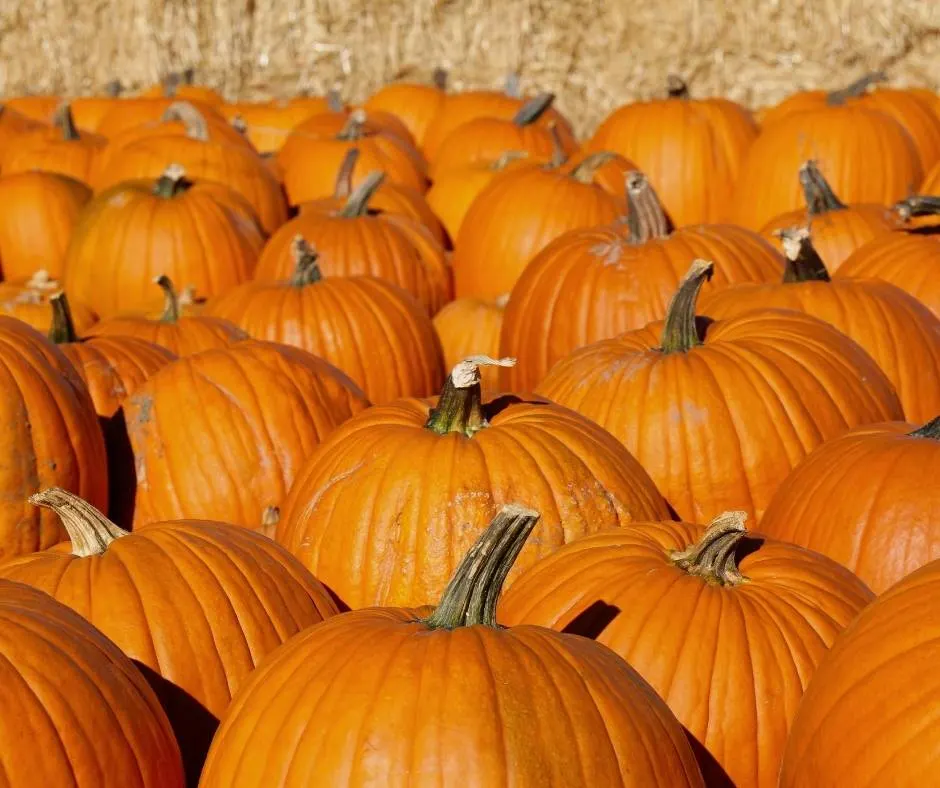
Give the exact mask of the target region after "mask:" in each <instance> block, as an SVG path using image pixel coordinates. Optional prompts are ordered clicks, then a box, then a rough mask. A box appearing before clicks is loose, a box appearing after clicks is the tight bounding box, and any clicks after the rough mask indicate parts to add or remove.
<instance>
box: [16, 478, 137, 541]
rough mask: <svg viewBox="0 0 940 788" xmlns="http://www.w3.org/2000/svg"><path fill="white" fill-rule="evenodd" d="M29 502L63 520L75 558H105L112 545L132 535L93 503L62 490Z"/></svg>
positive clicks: (54, 489)
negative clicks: (116, 540)
mask: <svg viewBox="0 0 940 788" xmlns="http://www.w3.org/2000/svg"><path fill="white" fill-rule="evenodd" d="M29 502H30V503H31V504H32V505H33V506H42V507H45V508H46V509H52V511H54V512H55V513H56V514H57V515H58V516H59V519H60V520H61V521H62V525H63V526H65V530H66V532H67V533H68V535H69V540H70V541H71V542H72V555H74V556H77V557H79V558H86V557H88V556H92V555H101V554H102V553H104V552H105V551H106V550H107V549H108V546H109V545H110V544H111V542H113V541H114V540H115V539H120V538H121V537H122V536H127V534H128V532H127V531H125V530H124V529H123V528H119V527H118V526H117V525H115V524H114V523H112V522H111V521H110V520H109V519H108V518H107V517H105V516H104V515H103V514H102V513H101V512H99V511H98V510H97V509H96V508H95V507H94V506H92V505H91V504H90V503H88V502H87V501H83V500H82V499H81V498H79V497H78V496H77V495H73V494H72V493H70V492H68V491H66V490H63V489H62V488H61V487H50V488H49V489H47V490H40V491H39V492H38V493H35V494H33V495H31V496H29Z"/></svg>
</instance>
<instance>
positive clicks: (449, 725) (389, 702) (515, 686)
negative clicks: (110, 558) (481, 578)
mask: <svg viewBox="0 0 940 788" xmlns="http://www.w3.org/2000/svg"><path fill="white" fill-rule="evenodd" d="M422 612H424V613H426V612H427V611H411V610H400V609H384V610H383V609H372V610H362V611H357V612H354V613H350V614H348V615H346V616H342V617H337V618H336V619H335V620H332V621H327V622H325V623H324V624H323V625H321V626H318V627H314V628H312V629H309V630H307V631H306V632H304V633H303V634H301V635H300V636H298V637H297V638H295V639H294V640H292V641H291V643H290V644H289V645H287V646H285V647H284V648H283V649H282V650H280V651H279V652H278V653H277V655H276V656H275V657H273V658H272V659H271V660H269V661H268V662H266V663H265V665H264V666H263V667H262V668H260V669H259V671H258V672H257V673H256V674H255V675H254V676H252V677H251V679H250V681H249V683H248V684H247V685H246V687H245V689H244V691H243V692H241V693H240V694H239V696H238V698H237V699H236V700H235V702H234V703H233V704H232V708H231V711H230V712H229V714H228V715H227V717H226V719H225V721H224V723H223V725H222V727H221V728H220V730H219V734H218V736H217V737H216V739H215V741H214V742H213V747H212V750H211V752H210V755H209V760H208V762H207V764H206V769H205V772H204V774H203V780H202V782H201V783H200V785H201V786H202V788H223V786H224V787H225V788H229V787H231V788H262V786H271V785H280V786H283V787H284V788H300V787H301V786H308V785H343V786H350V788H367V787H368V788H379V787H380V786H381V788H416V786H429V785H435V786H440V788H458V787H459V788H492V787H493V786H509V785H519V786H536V785H544V786H636V787H637V788H639V786H652V785H663V786H666V785H668V786H676V787H677V788H679V787H680V786H700V785H702V784H703V783H702V779H701V776H700V774H699V773H698V769H697V767H696V765H695V760H694V758H693V757H692V752H691V749H690V748H689V745H688V742H687V741H686V740H685V737H684V735H683V733H682V729H681V728H680V727H679V726H678V725H677V724H676V722H675V720H674V718H673V717H672V715H671V714H669V712H668V710H667V709H666V708H665V705H664V704H663V703H662V701H661V700H660V699H659V698H658V697H657V696H656V695H655V693H653V692H652V690H650V689H649V687H648V686H647V685H646V684H645V682H643V681H642V680H641V679H639V677H638V676H637V675H636V672H635V671H634V670H633V669H632V668H631V667H630V666H629V665H627V664H626V663H625V662H623V661H622V660H620V659H618V658H616V657H615V656H614V655H613V654H612V653H611V652H609V651H608V650H607V649H603V648H601V647H599V646H597V644H595V643H591V642H590V641H587V640H583V639H581V638H573V637H570V636H566V635H559V634H557V633H554V632H551V631H549V630H546V629H543V628H541V627H518V628H516V629H511V630H500V629H496V628H491V627H484V626H473V627H463V628H459V629H456V630H453V631H449V630H446V629H437V630H432V631H429V630H428V628H427V627H426V626H425V625H424V624H422V623H420V622H418V621H416V620H415V618H416V616H418V615H421V614H422ZM454 677H459V680H457V681H455V680H454ZM351 686H355V687H356V692H355V693H352V694H350V692H349V687H351ZM287 742H289V743H290V744H289V745H288V746H285V743H287ZM249 743H250V744H249ZM249 746H250V747H251V748H258V752H264V753H267V757H264V758H261V757H259V758H245V757H243V753H244V752H245V749H246V748H247V747H249Z"/></svg>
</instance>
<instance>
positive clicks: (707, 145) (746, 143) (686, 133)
mask: <svg viewBox="0 0 940 788" xmlns="http://www.w3.org/2000/svg"><path fill="white" fill-rule="evenodd" d="M668 93H669V95H668V97H667V98H665V99H655V100H652V101H641V102H636V103H632V104H626V105H624V106H622V107H620V108H619V109H616V110H614V112H613V113H612V114H611V115H610V116H609V117H608V118H607V119H606V120H605V121H604V122H603V123H601V125H600V127H599V128H598V129H597V131H596V132H595V134H594V137H593V138H592V139H591V141H590V142H589V143H588V147H589V148H590V149H591V150H613V151H617V153H620V154H623V155H624V156H626V157H627V158H628V159H630V161H634V162H636V163H637V165H638V166H639V168H640V169H641V170H643V172H645V173H646V174H647V175H648V176H649V179H650V181H651V182H652V183H653V185H654V186H655V187H656V191H657V192H658V193H659V194H660V196H661V197H662V199H663V204H664V205H665V206H666V210H667V212H668V213H669V217H670V219H672V221H673V223H674V224H675V225H676V226H677V227H682V226H684V225H687V224H701V223H705V222H724V221H727V220H728V219H730V218H731V211H730V206H731V196H732V194H733V191H734V186H735V183H736V181H737V179H738V176H739V174H740V171H741V168H742V165H743V161H744V157H745V155H746V154H747V151H748V149H749V148H750V146H751V143H752V142H753V141H754V139H755V138H756V137H757V124H756V123H755V122H754V119H753V118H752V117H751V114H750V113H749V112H748V111H747V110H746V109H745V108H744V107H742V106H740V105H739V104H735V103H734V102H733V101H729V100H728V99H723V98H709V99H692V98H691V97H690V95H689V90H688V87H687V86H686V84H685V83H684V82H682V80H680V79H678V78H675V77H671V78H670V80H669V91H668Z"/></svg>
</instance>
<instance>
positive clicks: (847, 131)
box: [734, 107, 923, 230]
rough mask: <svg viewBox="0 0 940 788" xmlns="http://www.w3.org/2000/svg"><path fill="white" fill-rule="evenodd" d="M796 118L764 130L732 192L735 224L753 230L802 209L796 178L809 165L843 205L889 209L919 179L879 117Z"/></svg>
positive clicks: (846, 112)
mask: <svg viewBox="0 0 940 788" xmlns="http://www.w3.org/2000/svg"><path fill="white" fill-rule="evenodd" d="M838 109H839V111H838V112H835V113H831V112H830V111H829V110H828V109H827V110H818V111H806V112H796V113H794V114H792V115H789V116H787V117H785V118H783V119H781V120H780V121H778V122H776V123H773V124H771V125H768V126H765V127H764V130H763V131H762V132H761V134H760V136H759V137H758V138H757V139H756V140H755V141H754V144H753V145H752V146H751V148H750V150H749V151H748V154H747V158H746V159H745V161H744V163H743V166H742V170H741V175H740V178H739V179H738V184H737V187H736V188H735V192H734V220H735V222H736V223H738V224H740V225H742V226H744V227H750V228H751V229H753V230H759V229H760V228H761V227H763V226H764V225H766V224H767V223H768V222H769V221H770V220H771V219H773V218H774V217H776V216H779V215H780V214H782V213H786V212H788V211H796V210H799V209H800V208H802V207H803V194H802V189H801V187H800V182H799V179H798V178H797V176H796V173H797V172H799V169H800V167H801V166H802V165H803V163H804V162H806V161H807V160H809V159H813V160H815V161H816V163H817V164H818V165H819V168H820V169H821V170H822V171H823V173H824V174H825V177H826V180H827V181H828V182H829V183H830V184H831V186H832V188H833V190H834V191H835V193H836V194H838V195H839V197H840V198H841V199H842V200H843V202H845V203H847V204H849V205H854V204H856V203H859V204H860V203H874V204H876V205H891V204H892V203H894V202H895V201H897V200H900V199H902V198H904V197H906V196H907V195H908V194H909V193H910V192H911V191H912V190H913V189H914V188H916V185H917V184H919V183H920V181H921V178H923V169H922V167H921V163H920V157H919V156H918V154H917V149H916V148H915V147H914V143H913V141H912V140H911V137H910V135H909V134H908V133H907V132H906V131H905V130H904V129H903V128H902V127H901V125H900V124H899V123H898V122H897V121H896V120H894V119H893V118H891V117H890V116H889V115H885V114H884V113H882V112H879V111H877V110H871V109H865V108H864V107H840V108H838Z"/></svg>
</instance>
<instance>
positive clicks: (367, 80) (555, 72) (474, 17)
mask: <svg viewBox="0 0 940 788" xmlns="http://www.w3.org/2000/svg"><path fill="white" fill-rule="evenodd" d="M938 64H940V2H938V1H937V0H665V2H647V3H640V2H636V0H437V2H434V1H433V0H3V2H0V94H5V95H10V94H15V93H23V92H33V93H41V92H55V93H60V94H64V95H77V94H83V93H90V92H94V91H95V90H96V89H98V88H100V87H101V86H102V85H104V84H105V83H107V82H108V81H109V80H111V79H113V78H115V77H120V78H121V79H122V80H123V81H124V82H125V83H128V84H130V85H133V86H140V85H144V84H149V83H152V82H155V81H157V80H158V79H159V77H160V75H161V74H162V73H164V72H165V71H167V70H170V69H174V68H181V67H185V66H195V67H196V69H197V74H198V76H199V78H200V79H201V80H204V81H206V82H208V83H210V84H212V85H214V86H215V87H217V88H219V89H220V90H222V91H223V92H224V94H225V95H226V96H227V97H229V98H235V97H242V98H253V97H262V96H269V95H288V94H292V93H296V92H298V91H305V90H306V91H316V92H320V91H323V90H324V89H326V88H330V87H337V88H339V89H341V90H342V91H343V94H344V95H345V96H346V97H348V98H350V99H353V100H355V99H359V98H361V97H363V96H365V95H366V94H368V92H369V91H370V90H372V89H373V88H374V87H375V86H377V85H379V84H380V83H382V82H385V81H389V80H393V79H396V78H417V79H424V78H426V77H427V76H428V75H429V74H430V72H431V70H432V68H433V67H434V66H437V65H443V66H445V67H447V68H448V69H449V70H450V71H451V74H452V84H453V85H454V86H455V87H458V88H459V87H467V86H492V85H497V84H499V83H501V81H502V79H503V77H504V76H505V74H506V73H507V72H509V71H512V70H516V71H518V72H519V73H520V74H521V76H522V85H523V88H524V89H526V90H537V89H549V90H553V91H555V92H556V93H558V95H559V104H560V106H561V107H562V108H563V109H564V110H565V111H566V112H567V113H569V114H570V115H571V116H572V118H573V119H574V121H575V124H576V125H577V126H578V128H579V130H581V131H582V132H584V131H586V130H589V129H590V128H592V127H593V125H594V124H595V123H596V122H597V121H598V120H599V119H600V118H601V117H603V115H604V114H605V113H606V112H607V111H609V109H610V108H611V107H612V106H614V105H616V104H618V103H621V102H624V101H626V100H629V99H632V98H637V97H648V96H652V95H657V94H660V93H661V92H662V88H663V84H664V80H665V77H666V74H667V73H668V72H670V71H676V72H678V73H681V74H684V75H686V76H688V77H689V78H690V80H691V82H692V85H693V90H694V92H695V93H696V94H699V95H704V94H723V95H727V96H730V97H732V98H735V99H738V100H741V101H745V102H747V103H749V104H752V105H760V104H764V103H767V102H770V101H774V100H776V99H778V98H780V97H781V96H782V95H784V94H785V93H787V92H788V91H792V90H794V89H796V88H802V87H815V86H824V87H827V86H835V85H838V84H840V83H842V82H845V81H846V80H849V79H851V78H854V77H855V76H857V75H858V74H859V73H860V72H862V71H865V70H867V69H874V68H887V70H888V71H889V73H890V75H891V77H892V82H894V83H895V84H901V85H905V84H908V85H909V84H919V85H927V86H930V87H934V88H937V87H940V84H938V80H940V69H938V68H937V65H938Z"/></svg>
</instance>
